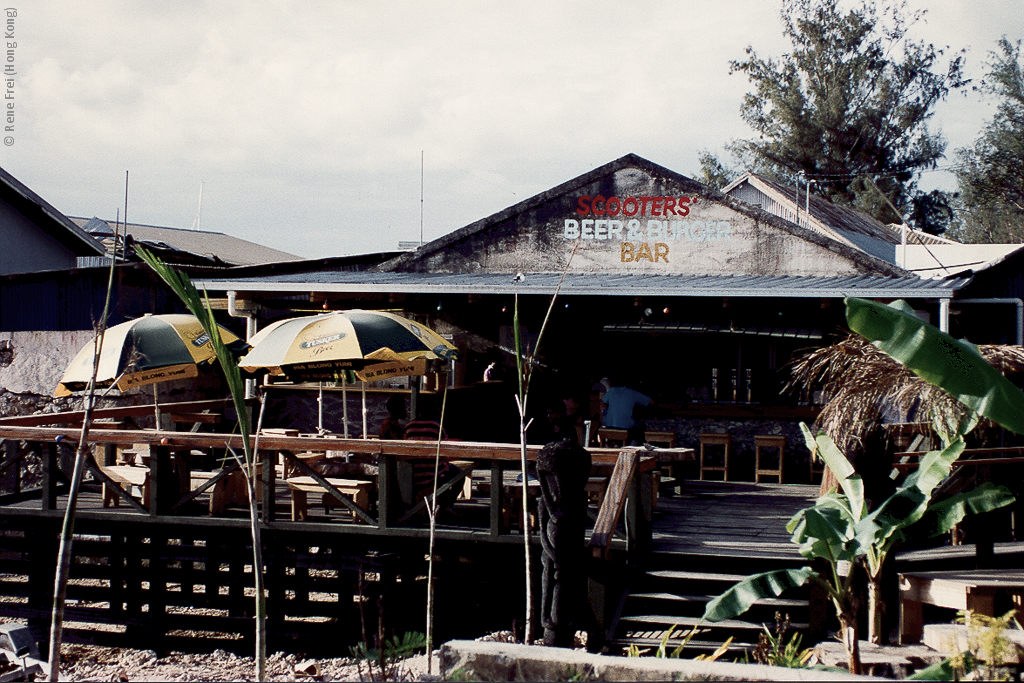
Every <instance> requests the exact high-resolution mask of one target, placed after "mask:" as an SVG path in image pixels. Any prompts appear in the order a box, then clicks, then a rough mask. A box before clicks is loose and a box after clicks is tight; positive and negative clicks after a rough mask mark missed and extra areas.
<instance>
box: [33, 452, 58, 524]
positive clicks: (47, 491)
mask: <svg viewBox="0 0 1024 683" xmlns="http://www.w3.org/2000/svg"><path fill="white" fill-rule="evenodd" d="M30 446H31V447H32V449H33V450H35V451H36V452H37V453H40V455H41V459H42V461H43V491H42V508H43V510H56V509H57V480H58V479H60V468H59V467H58V466H57V444H56V443H53V442H48V443H46V444H45V445H44V444H40V443H33V444H30Z"/></svg>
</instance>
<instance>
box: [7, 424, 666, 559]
mask: <svg viewBox="0 0 1024 683" xmlns="http://www.w3.org/2000/svg"><path fill="white" fill-rule="evenodd" d="M196 407H198V406H196ZM115 410H118V411H121V410H122V409H115ZM189 410H190V411H194V410H195V407H193V408H190V409H189ZM175 411H177V412H182V413H184V412H188V411H185V409H183V408H181V407H180V406H178V407H176V408H175ZM118 414H120V415H123V414H125V413H118ZM128 414H130V413H128ZM67 417H68V416H67V414H65V415H63V416H61V419H65V418H67ZM44 420H50V421H51V423H52V422H53V421H54V418H52V417H48V416H32V417H31V418H18V419H17V421H18V422H25V421H29V422H36V423H39V422H42V421H44ZM12 422H14V420H10V419H8V420H4V421H3V422H0V440H2V441H3V444H4V445H3V449H2V451H0V453H2V455H3V460H2V461H0V475H2V473H3V472H5V471H7V472H12V471H13V472H19V471H20V470H21V467H20V466H19V465H17V464H16V461H18V460H19V459H20V458H21V457H22V455H23V454H24V452H25V450H26V448H25V447H23V446H22V445H21V442H25V444H26V445H27V450H31V451H32V452H35V453H36V454H38V455H39V456H40V458H41V460H42V462H43V472H42V474H43V480H42V486H41V490H36V491H34V492H27V491H26V490H25V487H24V486H23V485H22V483H21V481H20V479H19V478H18V477H17V476H15V477H14V479H15V481H16V483H15V484H14V485H13V487H11V486H8V490H10V489H11V488H13V489H14V493H16V494H17V495H18V496H20V498H21V499H24V498H26V497H29V496H33V495H34V496H37V497H38V498H39V500H40V509H41V511H43V512H46V511H52V510H55V509H57V502H58V497H59V495H61V494H62V493H63V492H64V491H65V490H66V483H62V481H64V480H65V477H64V475H62V474H61V472H62V468H61V467H60V466H59V464H58V463H59V462H63V463H64V464H65V467H64V468H63V470H64V471H66V473H67V474H70V469H68V468H67V463H68V462H70V461H71V460H72V458H73V454H74V452H75V450H76V446H77V444H76V442H77V439H78V438H79V430H78V429H77V428H76V427H74V426H60V427H42V426H26V425H24V424H12ZM68 423H69V425H73V424H74V421H73V420H68ZM88 438H89V441H90V444H91V446H92V449H91V450H92V452H93V454H94V455H93V457H92V458H89V459H88V463H87V466H88V468H89V472H90V473H91V474H92V477H93V478H94V479H95V480H97V481H99V482H101V483H103V484H105V485H106V487H107V489H108V491H110V492H112V494H113V495H116V497H117V499H118V500H119V501H124V502H125V503H127V505H128V506H130V510H131V511H132V512H135V513H139V512H141V513H145V514H147V515H150V516H153V517H156V516H170V515H180V514H182V513H181V510H182V509H183V507H184V506H185V505H186V504H187V503H189V502H190V501H193V500H195V499H196V498H197V497H199V496H201V495H203V494H204V493H209V492H210V491H211V490H212V489H213V488H214V487H216V486H217V482H218V481H220V480H222V479H224V478H225V477H229V476H231V475H232V474H233V473H234V472H237V470H238V469H239V464H238V463H237V462H234V461H230V460H229V461H227V462H226V463H225V464H224V465H223V467H221V468H220V469H219V470H216V471H214V472H212V473H209V475H208V476H207V478H206V480H205V481H204V482H203V483H202V485H200V486H198V487H197V488H195V489H191V486H189V487H187V488H188V490H185V489H183V488H182V487H181V486H180V485H179V483H180V482H179V480H178V477H179V474H178V473H176V472H175V467H174V461H173V459H174V457H175V454H183V456H184V457H186V458H187V457H188V456H187V454H189V453H191V452H194V451H201V450H209V449H215V450H218V451H221V452H223V451H224V450H225V449H228V450H233V451H234V452H236V453H238V454H241V453H242V452H243V446H242V439H241V437H240V436H239V435H237V434H225V433H204V432H169V431H153V430H138V429H110V428H106V427H103V426H101V423H98V422H96V423H94V424H93V428H92V429H91V430H90V432H89V437H88ZM254 443H256V444H257V446H258V454H257V462H259V463H260V464H261V467H260V470H259V472H260V474H259V478H258V481H257V485H258V490H257V500H259V501H271V500H274V493H275V490H276V484H275V481H276V469H277V468H276V467H275V465H277V464H278V458H279V457H280V458H282V459H283V461H284V462H287V463H288V465H289V466H290V467H291V468H292V469H293V471H295V472H296V473H298V474H301V475H304V476H306V477H310V478H312V479H313V480H314V481H315V482H317V483H318V484H319V485H320V486H321V487H322V488H323V490H324V492H325V493H327V494H328V495H330V496H333V497H334V498H336V499H337V500H338V501H339V503H338V504H339V505H342V506H345V507H346V508H348V509H349V510H351V511H352V513H353V514H354V515H355V517H356V518H358V521H359V522H361V523H362V526H363V528H364V529H365V531H366V532H367V533H389V532H392V531H397V532H401V531H403V530H409V529H412V530H414V531H415V533H421V532H422V529H418V528H416V525H413V526H412V527H409V526H408V525H407V522H409V520H410V519H411V518H412V517H413V516H414V515H415V514H416V513H417V512H419V511H420V510H421V509H422V507H423V505H424V503H422V502H419V503H417V504H415V505H412V506H411V507H410V505H409V504H408V502H407V501H403V500H402V498H401V496H400V491H399V489H400V486H399V484H400V481H399V480H400V477H401V476H402V473H401V472H400V470H408V469H409V468H408V467H403V466H402V464H403V463H409V462H414V461H423V460H429V461H430V462H433V459H434V458H435V457H440V458H441V459H442V460H448V461H463V463H467V462H468V463H472V466H473V469H474V470H476V471H480V470H484V471H487V470H489V472H490V477H491V481H492V482H502V481H503V473H504V472H505V471H508V470H518V469H519V465H520V458H521V452H520V446H519V445H518V444H506V443H490V442H463V441H442V442H441V443H440V444H438V443H436V442H424V441H392V440H382V439H367V440H364V439H342V438H333V437H332V438H327V437H319V436H279V435H266V434H261V435H260V436H259V438H258V440H254ZM138 444H147V445H148V446H149V447H150V450H151V452H152V457H150V458H149V459H148V463H147V465H146V466H147V467H148V480H147V483H148V484H149V487H148V499H147V500H142V501H139V500H137V498H136V497H134V496H132V495H130V491H128V490H125V487H124V482H123V481H119V480H118V477H117V476H116V473H115V472H114V471H113V470H112V469H111V468H110V466H111V465H113V464H114V458H115V453H116V452H117V449H119V448H120V449H126V448H127V449H130V448H132V447H134V446H136V445H138ZM540 449H541V447H540V446H527V449H526V457H527V459H528V460H529V461H533V460H534V459H535V458H536V457H537V455H538V453H539V452H540ZM588 450H589V452H590V454H591V459H592V463H593V467H594V472H595V473H605V474H607V472H608V471H609V470H613V471H612V475H611V480H610V483H609V485H608V487H607V493H606V495H605V497H604V503H603V505H602V506H601V508H600V509H599V511H598V514H597V521H596V523H595V528H594V532H593V537H592V540H591V541H590V545H591V548H592V549H593V552H594V553H597V554H600V555H606V554H607V551H608V548H609V547H611V545H612V541H613V538H615V537H616V536H615V533H616V529H617V528H618V527H619V522H620V520H621V519H622V517H623V514H624V513H625V520H624V522H625V523H624V526H625V529H626V531H627V533H626V537H627V546H628V548H629V551H630V552H631V553H632V552H636V551H639V550H641V549H643V548H645V547H646V546H647V545H648V544H649V540H650V514H651V513H650V511H651V481H650V480H651V476H650V473H651V471H652V470H653V469H654V468H655V466H656V463H655V461H654V458H652V457H650V456H649V455H644V456H643V457H641V455H640V452H639V450H638V449H637V448H627V449H619V448H591V449H588ZM309 451H314V452H315V451H340V452H344V453H348V454H353V455H359V456H362V457H363V458H364V459H367V460H374V461H375V462H376V463H377V467H378V475H377V482H376V488H377V498H376V510H375V511H374V510H372V509H365V508H363V507H360V506H359V505H357V504H356V503H355V502H354V501H353V500H352V498H351V497H350V496H348V495H346V494H345V493H344V492H342V491H340V490H339V488H338V487H336V486H334V485H333V484H332V482H331V481H330V480H331V479H332V477H331V476H324V475H322V474H320V473H319V472H318V471H317V470H316V469H314V468H313V467H310V465H308V464H307V463H306V462H304V461H303V459H300V458H298V457H296V454H297V453H304V452H309ZM463 467H464V471H463V472H462V474H461V475H460V476H459V477H458V478H456V479H454V480H452V481H450V482H447V483H446V484H445V485H444V486H443V487H442V488H441V489H440V490H439V492H438V493H439V495H440V494H443V493H444V492H445V491H447V490H450V489H455V488H458V487H461V486H462V483H463V479H464V477H465V476H466V475H467V474H468V473H469V472H468V469H469V468H465V465H463ZM613 468H614V469H613ZM114 469H116V468H114ZM641 484H643V485H641ZM489 495H490V500H489V505H490V526H489V528H488V535H489V536H490V537H491V538H493V539H495V540H500V539H501V538H504V537H507V535H508V533H509V528H508V524H507V520H506V519H503V516H502V509H503V506H505V504H506V502H507V501H506V500H505V498H506V496H507V495H508V491H507V490H506V487H505V486H501V485H492V486H491V487H490V494H489ZM0 502H2V501H0ZM259 508H260V516H261V521H262V522H263V523H265V524H270V523H274V522H279V521H280V520H276V519H275V515H276V514H277V513H276V510H275V505H262V504H261V505H260V506H259ZM124 512H125V510H124V509H121V510H118V509H117V508H114V509H110V510H102V511H92V512H91V514H105V513H107V514H123V513H124ZM479 531H480V530H475V532H474V533H477V534H478V533H479Z"/></svg>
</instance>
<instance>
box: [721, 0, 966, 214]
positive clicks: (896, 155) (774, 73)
mask: <svg viewBox="0 0 1024 683" xmlns="http://www.w3.org/2000/svg"><path fill="white" fill-rule="evenodd" d="M923 14H924V13H923V12H920V11H919V12H913V13H911V14H909V15H908V14H906V11H905V3H902V2H901V3H896V4H893V5H892V6H888V7H885V8H884V9H882V10H879V9H878V8H877V6H876V4H875V2H874V0H861V2H860V4H859V5H857V6H855V7H854V8H853V9H850V10H849V11H844V10H842V9H840V7H839V0H783V3H782V22H783V32H784V34H785V35H786V36H787V37H788V38H789V39H790V41H791V42H792V45H793V50H792V51H791V52H790V53H788V54H785V55H783V56H782V57H780V58H778V59H775V58H762V57H761V56H759V55H758V54H757V53H756V52H755V51H754V48H753V47H748V48H747V51H746V52H747V57H746V58H745V59H743V60H734V61H732V62H730V72H731V73H735V72H741V73H745V74H746V75H747V78H748V79H750V82H751V83H752V84H753V86H754V90H753V92H750V93H748V94H747V95H746V96H745V98H744V101H743V105H742V106H741V109H740V111H741V114H742V116H743V119H744V121H746V122H747V124H748V125H750V127H751V128H752V129H753V130H754V132H755V133H757V137H756V138H753V139H749V140H737V141H733V142H732V143H730V144H729V145H727V147H726V148H727V149H728V150H729V151H730V152H731V153H732V154H733V155H734V156H735V158H736V159H737V160H738V161H739V162H740V163H741V164H742V165H743V166H745V167H747V168H750V169H751V170H753V171H755V172H758V173H763V174H765V175H768V176H770V177H773V178H775V179H777V180H780V181H783V182H788V183H790V184H793V183H796V182H798V181H799V179H800V178H801V177H807V178H808V179H814V180H816V181H817V184H818V187H819V188H820V190H821V192H823V193H824V194H825V196H826V197H827V198H828V199H829V200H831V201H833V202H835V203H837V204H840V205H843V206H850V207H853V208H855V209H858V210H861V211H864V212H866V213H869V214H871V215H873V216H875V217H876V218H878V219H879V220H881V221H883V222H887V223H901V222H902V221H903V219H902V217H901V216H900V215H897V214H896V213H894V212H893V210H892V208H890V207H889V206H888V203H887V202H886V200H885V197H883V196H881V195H880V193H879V191H878V189H880V190H881V192H882V193H884V194H885V196H886V197H888V199H889V200H891V201H892V203H893V204H894V205H895V206H896V208H897V209H898V210H899V212H900V213H902V214H904V215H907V216H909V217H910V219H911V221H912V222H913V224H914V227H916V228H918V229H923V230H927V231H930V232H936V233H937V232H942V230H944V229H945V225H946V223H947V222H948V212H943V211H941V210H940V211H936V210H935V207H937V206H939V207H941V206H942V202H941V201H937V200H938V198H937V197H935V196H933V195H929V194H925V193H922V192H921V191H920V190H919V189H918V185H917V179H918V176H919V174H920V172H921V171H922V170H924V169H927V168H934V167H935V166H936V163H937V162H938V161H939V160H940V159H942V158H943V157H944V152H945V148H946V143H945V140H944V139H943V137H942V136H941V134H938V133H932V132H930V131H929V129H928V125H927V124H928V120H929V119H930V118H931V116H932V114H933V113H934V107H935V105H936V104H937V103H938V102H940V101H941V100H943V99H944V98H945V97H946V96H947V95H948V93H949V92H950V91H951V90H957V89H960V88H963V87H964V86H965V85H966V83H967V81H965V80H964V78H963V76H962V65H963V56H962V54H958V55H956V56H954V57H953V58H952V59H950V60H949V62H948V64H947V65H946V67H945V70H941V69H940V61H942V60H943V58H944V50H941V49H938V48H936V47H935V46H934V45H931V44H925V43H923V42H915V41H913V40H911V39H910V38H909V37H908V31H909V29H910V27H911V26H912V25H913V24H914V23H916V22H918V21H919V20H921V18H922V16H923ZM706 165H707V164H705V166H706ZM869 179H871V180H874V183H875V184H877V186H878V189H875V188H873V187H872V184H871V183H870V182H869V181H868V180H869Z"/></svg>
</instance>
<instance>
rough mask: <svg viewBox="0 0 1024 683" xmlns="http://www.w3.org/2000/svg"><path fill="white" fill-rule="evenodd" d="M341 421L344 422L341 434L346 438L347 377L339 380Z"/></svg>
mask: <svg viewBox="0 0 1024 683" xmlns="http://www.w3.org/2000/svg"><path fill="white" fill-rule="evenodd" d="M341 421H342V423H344V427H343V428H342V429H343V430H344V431H343V434H342V436H344V437H345V438H346V439H347V438H348V377H345V378H343V379H342V380H341Z"/></svg>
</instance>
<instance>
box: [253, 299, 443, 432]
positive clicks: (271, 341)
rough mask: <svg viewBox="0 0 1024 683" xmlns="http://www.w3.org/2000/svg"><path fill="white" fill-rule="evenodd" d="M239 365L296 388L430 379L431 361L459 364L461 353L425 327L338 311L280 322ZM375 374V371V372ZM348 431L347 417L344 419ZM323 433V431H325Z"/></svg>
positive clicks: (377, 314) (383, 315) (260, 335)
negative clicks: (305, 384)
mask: <svg viewBox="0 0 1024 683" xmlns="http://www.w3.org/2000/svg"><path fill="white" fill-rule="evenodd" d="M249 343H250V344H251V345H252V350H251V351H249V353H247V354H246V355H245V356H244V357H243V358H242V359H241V360H240V361H239V363H238V365H239V367H240V368H241V369H242V370H244V371H246V372H250V373H256V372H259V371H266V372H269V373H270V374H271V375H279V376H280V375H284V376H286V377H288V379H290V380H291V381H293V382H303V381H311V382H321V383H322V382H342V383H343V384H342V387H343V388H344V382H346V381H349V380H350V376H351V375H352V374H356V375H357V376H360V378H361V379H363V380H364V381H365V380H371V381H373V380H380V379H384V378H386V377H388V376H391V377H394V376H398V375H410V374H425V373H426V361H427V360H435V359H442V360H454V359H456V358H457V357H458V349H456V348H455V346H453V345H452V344H451V343H450V342H449V341H447V340H446V339H445V338H444V337H442V336H441V335H439V334H438V333H436V332H434V331H433V330H431V329H430V328H429V327H426V326H425V325H421V324H420V323H417V322H413V321H412V320H409V319H407V318H403V317H402V316H400V315H396V314H394V313H387V312H384V311H364V310H350V311H334V312H331V313H324V314H321V315H314V316H304V317H301V318H289V319H286V320H281V321H278V322H276V323H273V324H271V325H268V326H267V327H265V328H264V329H262V330H260V331H259V332H257V333H256V334H255V335H254V336H253V337H252V339H250V341H249ZM375 369H376V370H375ZM345 422H346V425H345V426H346V429H347V427H348V424H347V415H346V418H345ZM321 427H322V425H321Z"/></svg>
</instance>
